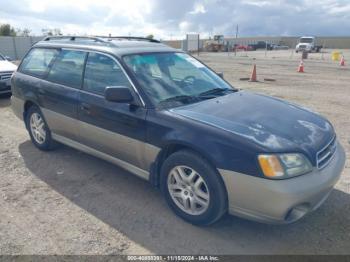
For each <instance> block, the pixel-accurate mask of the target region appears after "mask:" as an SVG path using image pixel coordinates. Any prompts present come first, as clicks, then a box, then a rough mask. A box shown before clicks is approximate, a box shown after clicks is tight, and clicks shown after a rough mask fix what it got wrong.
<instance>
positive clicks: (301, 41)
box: [300, 38, 314, 43]
mask: <svg viewBox="0 0 350 262" xmlns="http://www.w3.org/2000/svg"><path fill="white" fill-rule="evenodd" d="M313 41H314V39H313V38H300V43H312V42H313Z"/></svg>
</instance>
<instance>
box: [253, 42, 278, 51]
mask: <svg viewBox="0 0 350 262" xmlns="http://www.w3.org/2000/svg"><path fill="white" fill-rule="evenodd" d="M248 46H249V47H250V48H251V49H252V50H254V51H256V50H258V49H267V50H272V45H271V44H269V43H267V42H265V41H258V42H257V43H256V44H249V45H248Z"/></svg>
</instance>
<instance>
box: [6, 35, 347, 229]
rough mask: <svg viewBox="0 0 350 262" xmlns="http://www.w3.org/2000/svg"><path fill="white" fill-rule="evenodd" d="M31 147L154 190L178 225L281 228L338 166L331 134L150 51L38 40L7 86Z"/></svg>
mask: <svg viewBox="0 0 350 262" xmlns="http://www.w3.org/2000/svg"><path fill="white" fill-rule="evenodd" d="M12 94H13V96H12V107H13V110H14V112H15V113H16V115H17V116H18V117H19V118H21V119H23V120H24V123H25V126H26V128H27V129H28V131H29V135H30V138H31V140H32V142H33V144H34V145H35V146H36V147H37V148H39V149H41V150H51V149H53V148H55V146H56V144H57V143H62V144H65V145H68V146H70V147H73V148H75V149H78V150H81V151H83V152H86V153H88V154H92V155H94V156H96V157H99V158H102V159H104V160H107V161H110V162H112V163H114V164H116V165H119V166H120V167H122V168H124V169H126V170H128V171H130V172H131V173H133V174H135V175H137V176H139V177H141V178H143V179H146V180H148V181H149V182H150V183H151V184H152V185H154V186H156V187H159V188H160V189H161V191H162V193H163V195H164V197H165V199H166V202H167V203H168V205H169V206H170V208H171V209H172V210H173V211H174V212H175V213H176V214H177V215H178V216H180V217H181V218H183V219H184V220H186V221H188V222H190V223H192V224H196V225H209V224H212V223H214V222H215V221H217V220H219V219H220V218H221V217H222V216H223V215H224V214H225V213H229V214H232V215H237V216H240V217H243V218H247V219H251V220H256V221H260V222H265V223H279V224H282V223H291V222H294V221H296V220H298V219H300V218H302V217H303V216H305V215H306V214H308V213H310V212H312V211H314V210H315V209H317V208H318V207H319V206H320V205H321V204H322V203H323V202H324V201H325V200H326V199H327V197H328V196H329V194H330V192H331V191H332V189H333V187H334V185H335V184H336V182H337V181H338V179H339V177H340V174H341V172H342V170H343V167H344V162H345V153H344V150H343V148H342V146H341V145H340V144H339V142H338V140H337V137H336V134H335V131H334V128H333V127H332V125H331V123H330V122H329V121H327V120H326V119H325V118H324V117H322V116H320V115H318V114H317V113H314V112H311V111H309V110H307V109H305V108H303V107H300V106H297V105H294V104H292V103H289V102H286V101H282V100H280V99H276V98H272V97H268V96H265V95H261V94H255V93H252V92H248V91H242V90H239V89H236V88H234V87H232V86H231V85H230V84H229V83H228V82H226V81H225V80H224V79H223V76H222V75H221V74H218V73H215V72H214V71H213V70H212V69H210V68H209V67H208V66H206V65H205V64H203V63H202V62H200V61H199V60H197V59H195V58H194V57H192V56H191V55H189V54H187V53H184V52H182V51H179V50H176V49H173V48H170V47H168V46H166V45H164V44H162V43H160V42H158V41H156V40H147V39H142V38H132V37H109V38H103V37H63V36H62V37H48V38H46V39H44V40H43V41H40V42H39V43H37V44H35V45H34V46H33V47H32V48H31V50H30V51H29V52H28V54H27V55H26V56H25V57H24V59H23V60H22V62H21V64H20V66H19V69H18V71H17V72H15V74H14V75H13V77H12Z"/></svg>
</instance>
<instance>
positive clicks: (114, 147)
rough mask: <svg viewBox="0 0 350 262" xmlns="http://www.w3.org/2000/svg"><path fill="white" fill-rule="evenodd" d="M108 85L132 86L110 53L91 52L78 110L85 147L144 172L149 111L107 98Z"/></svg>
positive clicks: (82, 140) (80, 131)
mask: <svg viewBox="0 0 350 262" xmlns="http://www.w3.org/2000/svg"><path fill="white" fill-rule="evenodd" d="M107 86H124V87H128V88H130V89H131V90H132V92H133V86H132V84H131V82H130V81H129V79H128V77H127V76H126V74H125V72H124V71H123V69H122V67H121V65H120V64H119V62H118V61H117V60H116V59H115V58H113V57H112V56H109V55H107V54H102V53H94V52H90V53H89V55H88V58H87V62H86V68H85V75H84V82H83V88H82V90H81V93H80V103H79V107H78V117H79V120H80V122H79V136H80V140H81V142H82V143H83V144H85V145H87V146H89V147H91V148H93V149H96V150H98V151H100V152H103V153H106V154H108V155H110V156H112V157H114V158H117V159H119V160H122V161H124V162H126V163H129V164H132V165H133V166H136V167H139V168H141V169H148V167H147V166H145V164H144V163H145V162H144V149H145V143H144V141H145V136H146V121H145V118H146V109H145V108H143V107H139V106H133V105H130V104H128V103H115V102H109V101H107V100H105V98H104V91H105V89H106V87H107Z"/></svg>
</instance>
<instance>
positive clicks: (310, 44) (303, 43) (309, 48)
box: [295, 36, 322, 53]
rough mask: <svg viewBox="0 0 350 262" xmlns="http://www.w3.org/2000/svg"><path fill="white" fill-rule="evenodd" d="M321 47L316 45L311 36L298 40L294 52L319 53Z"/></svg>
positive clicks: (314, 39)
mask: <svg viewBox="0 0 350 262" xmlns="http://www.w3.org/2000/svg"><path fill="white" fill-rule="evenodd" d="M321 48H322V46H321V45H317V44H316V38H315V37H313V36H303V37H301V38H300V39H299V43H298V44H297V46H296V47H295V52H297V53H298V52H300V51H301V52H302V51H306V52H309V53H311V52H316V53H319V52H320V51H321Z"/></svg>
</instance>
